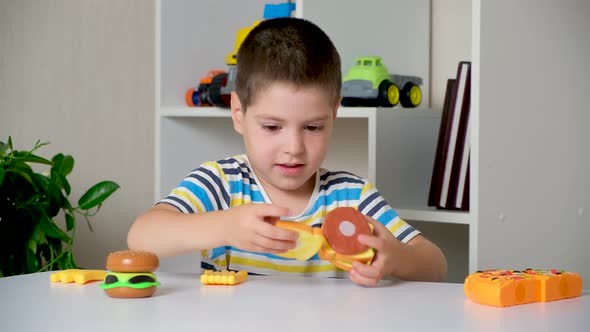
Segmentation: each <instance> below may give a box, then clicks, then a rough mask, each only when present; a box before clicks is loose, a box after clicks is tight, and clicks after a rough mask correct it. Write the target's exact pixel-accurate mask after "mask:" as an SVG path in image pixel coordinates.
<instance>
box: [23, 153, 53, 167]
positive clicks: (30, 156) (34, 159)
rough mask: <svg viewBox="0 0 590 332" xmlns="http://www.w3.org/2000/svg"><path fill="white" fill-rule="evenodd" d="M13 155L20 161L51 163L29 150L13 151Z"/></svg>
mask: <svg viewBox="0 0 590 332" xmlns="http://www.w3.org/2000/svg"><path fill="white" fill-rule="evenodd" d="M14 157H15V158H18V159H19V160H20V161H24V162H28V163H38V164H44V165H51V161H49V160H47V159H45V158H42V157H39V156H37V155H34V154H32V153H31V152H30V151H15V152H14Z"/></svg>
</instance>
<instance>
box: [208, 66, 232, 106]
mask: <svg viewBox="0 0 590 332" xmlns="http://www.w3.org/2000/svg"><path fill="white" fill-rule="evenodd" d="M226 84H227V74H226V73H224V74H219V75H216V76H215V77H213V79H212V80H211V85H209V101H210V102H211V104H213V105H215V106H218V107H229V105H230V100H231V96H230V95H229V94H221V88H223V87H224V86H225V85H226Z"/></svg>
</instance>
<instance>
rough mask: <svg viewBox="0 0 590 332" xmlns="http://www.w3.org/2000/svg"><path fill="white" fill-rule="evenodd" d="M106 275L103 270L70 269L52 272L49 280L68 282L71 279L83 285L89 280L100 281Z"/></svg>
mask: <svg viewBox="0 0 590 332" xmlns="http://www.w3.org/2000/svg"><path fill="white" fill-rule="evenodd" d="M106 275H107V273H106V271H103V270H80V269H70V270H63V271H59V272H54V273H52V274H51V275H50V276H49V280H51V282H63V283H70V282H72V281H73V282H75V283H76V284H78V285H83V284H85V283H87V282H90V281H97V280H100V281H102V280H104V278H105V276H106Z"/></svg>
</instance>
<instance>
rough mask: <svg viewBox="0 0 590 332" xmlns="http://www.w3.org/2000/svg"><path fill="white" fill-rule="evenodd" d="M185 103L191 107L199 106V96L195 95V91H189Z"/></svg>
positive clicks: (185, 95)
mask: <svg viewBox="0 0 590 332" xmlns="http://www.w3.org/2000/svg"><path fill="white" fill-rule="evenodd" d="M184 101H185V102H186V104H187V105H188V106H189V107H195V106H197V105H199V95H198V94H197V93H195V89H188V90H187V91H186V93H185V94H184Z"/></svg>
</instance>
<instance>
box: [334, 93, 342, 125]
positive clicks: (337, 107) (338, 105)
mask: <svg viewBox="0 0 590 332" xmlns="http://www.w3.org/2000/svg"><path fill="white" fill-rule="evenodd" d="M341 102H342V96H340V98H338V103H336V107H335V108H334V120H336V115H337V114H338V109H339V108H340V103H341Z"/></svg>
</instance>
